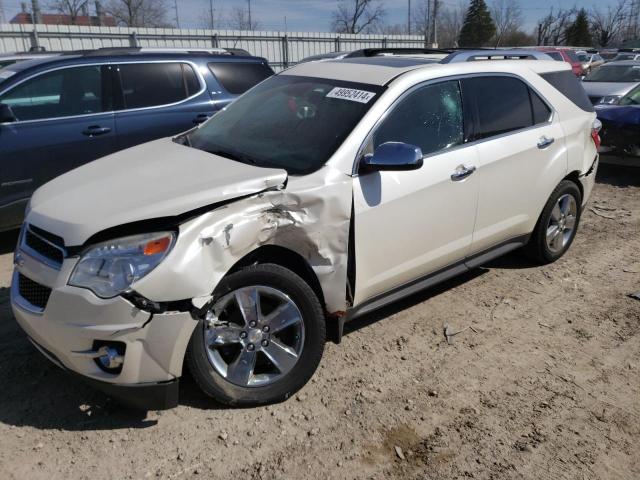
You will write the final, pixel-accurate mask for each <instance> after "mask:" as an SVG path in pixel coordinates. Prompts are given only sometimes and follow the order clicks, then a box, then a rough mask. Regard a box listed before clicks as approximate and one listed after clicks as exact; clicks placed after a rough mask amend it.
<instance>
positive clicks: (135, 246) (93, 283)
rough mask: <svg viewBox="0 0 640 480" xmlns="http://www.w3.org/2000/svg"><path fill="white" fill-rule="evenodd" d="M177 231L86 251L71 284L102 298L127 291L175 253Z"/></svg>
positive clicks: (146, 235)
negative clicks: (171, 252)
mask: <svg viewBox="0 0 640 480" xmlns="http://www.w3.org/2000/svg"><path fill="white" fill-rule="evenodd" d="M175 238H176V235H175V233H173V232H160V233H148V234H144V235H135V236H132V237H125V238H118V239H115V240H111V241H109V242H104V243H100V244H97V245H94V246H93V247H91V248H89V249H88V250H86V251H85V252H84V253H83V254H82V256H81V257H80V261H79V262H78V264H77V265H76V267H75V268H74V270H73V273H72V274H71V278H70V279H69V285H73V286H74V287H82V288H88V289H89V290H91V291H92V292H93V293H95V294H96V295H97V296H99V297H101V298H112V297H115V296H116V295H119V294H120V293H122V292H125V291H127V290H128V289H129V287H130V286H131V285H132V284H133V283H134V282H135V281H137V280H140V279H141V278H142V277H144V276H145V275H147V274H148V273H149V272H150V271H151V270H153V269H154V268H155V267H157V266H158V265H159V264H160V262H162V260H164V258H165V257H166V256H167V254H168V253H169V252H170V251H171V248H172V247H173V244H174V243H175Z"/></svg>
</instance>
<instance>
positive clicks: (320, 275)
mask: <svg viewBox="0 0 640 480" xmlns="http://www.w3.org/2000/svg"><path fill="white" fill-rule="evenodd" d="M351 202H352V179H351V177H350V176H348V175H345V174H344V173H342V172H340V171H338V170H336V169H333V168H331V167H324V168H323V169H321V170H319V171H317V172H315V173H314V174H312V175H306V176H304V177H290V178H289V182H288V184H287V187H286V188H284V189H281V190H272V191H267V192H263V193H260V194H257V195H254V196H250V197H246V198H243V199H239V200H238V201H236V202H232V203H229V204H227V205H224V206H223V207H221V208H218V209H215V210H213V211H210V212H207V213H204V214H202V215H200V216H198V217H196V218H194V219H192V220H189V221H187V222H185V223H184V224H182V225H180V227H179V236H178V241H177V243H176V245H175V247H174V249H173V251H172V252H171V253H170V254H169V256H168V257H167V258H166V259H165V261H164V262H163V263H162V264H161V265H160V266H158V267H157V268H156V269H155V270H154V271H153V272H152V273H151V274H149V275H148V276H147V277H145V278H143V279H142V280H140V281H139V282H137V283H136V284H135V285H134V288H135V290H136V291H137V292H139V293H140V294H141V295H143V296H145V297H146V298H148V299H150V300H153V301H162V302H167V301H176V300H181V299H187V298H189V299H196V300H195V301H194V304H196V306H202V305H203V304H204V303H205V302H206V299H207V298H208V297H210V296H211V295H212V292H213V291H214V290H215V287H216V286H217V285H218V283H219V282H220V280H222V278H223V277H224V276H225V275H226V274H227V273H228V272H229V270H230V269H231V268H232V267H233V266H234V265H235V264H236V263H238V262H239V261H241V260H242V259H243V258H244V257H246V256H247V255H249V254H251V253H252V252H254V251H255V250H256V249H258V248H260V247H262V246H265V245H274V246H279V247H283V248H286V249H288V250H291V251H293V252H295V253H297V254H298V255H300V256H301V257H302V258H304V259H305V260H306V262H307V263H308V265H309V267H310V268H311V269H312V270H313V272H314V273H315V275H316V276H317V279H318V282H319V283H320V286H321V288H322V291H323V295H324V300H325V306H326V309H327V311H328V312H336V311H344V310H346V309H347V299H346V285H347V260H348V247H349V226H350V220H351Z"/></svg>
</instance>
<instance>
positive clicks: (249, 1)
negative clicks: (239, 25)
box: [247, 0, 253, 30]
mask: <svg viewBox="0 0 640 480" xmlns="http://www.w3.org/2000/svg"><path fill="white" fill-rule="evenodd" d="M247 3H248V5H249V28H248V30H253V24H252V23H251V0H247Z"/></svg>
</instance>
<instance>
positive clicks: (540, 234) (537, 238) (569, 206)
mask: <svg viewBox="0 0 640 480" xmlns="http://www.w3.org/2000/svg"><path fill="white" fill-rule="evenodd" d="M581 213H582V195H581V194H580V189H578V186H577V185H576V184H575V183H573V182H572V181H569V180H563V181H562V182H560V184H559V185H558V186H557V187H556V189H555V190H554V191H553V193H552V194H551V196H550V197H549V200H548V201H547V204H546V205H545V207H544V209H543V210H542V214H541V215H540V218H539V219H538V223H537V224H536V228H535V230H534V231H533V233H532V235H531V239H530V240H529V243H528V244H527V246H526V247H525V252H526V253H527V254H528V256H529V257H530V258H532V259H533V260H535V261H537V262H539V263H542V264H545V263H551V262H555V261H556V260H557V259H559V258H560V257H561V256H562V255H564V254H565V252H566V251H567V250H569V247H570V246H571V243H572V242H573V239H574V238H575V236H576V232H577V231H578V224H579V223H580V214H581Z"/></svg>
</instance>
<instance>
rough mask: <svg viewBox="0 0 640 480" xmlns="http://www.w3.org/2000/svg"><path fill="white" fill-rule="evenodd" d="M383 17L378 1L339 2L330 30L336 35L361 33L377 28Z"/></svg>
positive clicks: (380, 3)
mask: <svg viewBox="0 0 640 480" xmlns="http://www.w3.org/2000/svg"><path fill="white" fill-rule="evenodd" d="M384 16H385V9H384V6H383V5H382V2H381V1H380V0H339V1H338V7H337V9H336V11H334V12H333V21H332V22H331V28H332V30H333V31H334V32H338V33H363V32H368V31H371V30H374V29H375V28H377V27H379V26H380V24H381V23H382V20H383V18H384Z"/></svg>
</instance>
